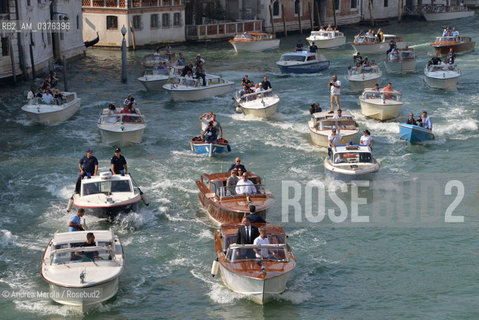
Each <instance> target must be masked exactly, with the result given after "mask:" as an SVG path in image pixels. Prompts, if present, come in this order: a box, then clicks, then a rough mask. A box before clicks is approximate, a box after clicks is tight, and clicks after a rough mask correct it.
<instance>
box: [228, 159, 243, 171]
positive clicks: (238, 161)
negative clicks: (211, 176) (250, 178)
mask: <svg viewBox="0 0 479 320" xmlns="http://www.w3.org/2000/svg"><path fill="white" fill-rule="evenodd" d="M233 169H241V170H242V171H243V172H246V168H245V167H244V165H242V164H241V159H240V158H238V157H237V158H236V159H235V163H233V164H232V165H231V167H230V168H229V170H228V172H231V170H233Z"/></svg>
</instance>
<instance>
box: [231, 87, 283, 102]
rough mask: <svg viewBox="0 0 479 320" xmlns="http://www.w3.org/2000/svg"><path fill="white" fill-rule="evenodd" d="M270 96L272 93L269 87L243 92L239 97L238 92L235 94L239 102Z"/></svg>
mask: <svg viewBox="0 0 479 320" xmlns="http://www.w3.org/2000/svg"><path fill="white" fill-rule="evenodd" d="M272 96H274V94H273V91H272V90H271V89H268V90H264V91H259V92H253V93H248V94H244V95H242V96H241V98H239V93H238V94H237V98H239V99H240V101H241V102H245V101H254V100H258V99H263V98H267V97H272Z"/></svg>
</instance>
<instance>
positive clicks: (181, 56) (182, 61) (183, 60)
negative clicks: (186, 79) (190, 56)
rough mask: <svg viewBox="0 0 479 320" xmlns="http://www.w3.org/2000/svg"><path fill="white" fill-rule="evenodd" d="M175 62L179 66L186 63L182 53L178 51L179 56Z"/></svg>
mask: <svg viewBox="0 0 479 320" xmlns="http://www.w3.org/2000/svg"><path fill="white" fill-rule="evenodd" d="M176 64H177V65H178V66H180V67H183V66H185V65H186V60H185V57H184V56H183V53H181V52H180V54H179V58H178V60H177V61H176Z"/></svg>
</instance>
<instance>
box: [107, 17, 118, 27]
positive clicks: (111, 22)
mask: <svg viewBox="0 0 479 320" xmlns="http://www.w3.org/2000/svg"><path fill="white" fill-rule="evenodd" d="M116 29H118V17H117V16H106V30H116Z"/></svg>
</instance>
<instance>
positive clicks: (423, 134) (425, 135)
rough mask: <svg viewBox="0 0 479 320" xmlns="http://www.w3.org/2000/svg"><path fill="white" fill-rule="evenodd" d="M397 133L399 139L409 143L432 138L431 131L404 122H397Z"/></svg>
mask: <svg viewBox="0 0 479 320" xmlns="http://www.w3.org/2000/svg"><path fill="white" fill-rule="evenodd" d="M399 134H400V137H401V139H403V140H406V141H408V142H410V143H420V142H424V141H427V140H432V139H434V134H433V133H432V132H431V131H429V130H427V129H425V128H422V127H420V126H415V125H412V124H406V123H400V124H399Z"/></svg>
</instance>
